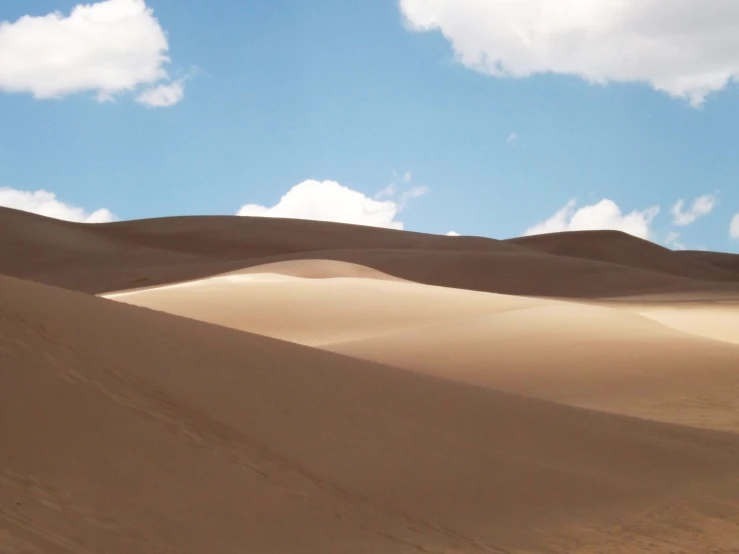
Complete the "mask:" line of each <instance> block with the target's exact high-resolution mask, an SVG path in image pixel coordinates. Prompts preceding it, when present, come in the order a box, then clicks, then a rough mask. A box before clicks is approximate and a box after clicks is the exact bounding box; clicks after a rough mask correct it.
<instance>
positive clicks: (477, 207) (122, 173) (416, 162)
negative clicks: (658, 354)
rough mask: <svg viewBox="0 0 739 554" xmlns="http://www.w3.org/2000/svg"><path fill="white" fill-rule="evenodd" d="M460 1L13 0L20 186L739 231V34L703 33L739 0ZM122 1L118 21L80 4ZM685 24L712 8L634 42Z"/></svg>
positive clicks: (717, 233)
mask: <svg viewBox="0 0 739 554" xmlns="http://www.w3.org/2000/svg"><path fill="white" fill-rule="evenodd" d="M457 2H458V3H456V4H455V6H456V9H455V10H451V11H450V10H445V9H442V8H441V7H440V6H442V5H444V4H445V2H444V1H441V2H432V1H430V0H404V1H403V2H399V1H398V0H353V1H352V2H347V1H346V0H317V1H315V2H305V1H304V0H270V1H236V0H222V1H220V2H217V3H214V2H205V1H202V0H189V1H188V2H186V3H183V2H181V1H175V0H146V3H145V4H144V2H143V0H108V1H106V2H98V3H96V4H92V5H91V6H87V8H86V9H88V10H90V9H92V10H96V11H88V12H82V11H78V12H77V15H78V18H77V19H72V18H73V17H74V15H72V16H70V14H72V13H73V12H72V10H73V9H74V8H75V5H76V4H77V3H76V2H74V1H68V0H35V1H34V2H32V3H29V2H27V1H26V0H5V1H4V2H3V3H2V6H0V20H1V21H5V22H7V23H6V25H4V26H1V27H0V188H2V190H0V203H4V204H6V205H11V206H13V207H20V208H22V209H29V210H31V211H38V212H41V213H47V215H57V216H59V217H66V218H68V219H78V220H84V219H85V218H86V217H87V216H88V215H89V214H90V213H93V212H95V210H98V209H100V208H104V209H107V210H109V211H110V212H111V213H112V214H114V216H115V217H116V218H118V219H135V218H144V217H155V216H168V215H184V214H235V213H237V212H239V210H241V209H242V207H243V206H245V205H251V207H250V208H246V209H243V210H242V213H243V214H245V215H277V216H294V217H316V218H323V219H336V220H339V221H354V222H357V223H368V224H376V225H384V226H391V227H396V228H397V227H400V226H401V225H400V224H401V223H402V227H403V228H405V229H407V230H414V231H423V232H431V233H441V234H443V233H447V232H448V231H451V230H454V231H456V232H459V233H462V234H465V235H480V236H490V237H495V238H508V237H513V236H518V235H521V234H523V233H524V232H526V231H527V230H531V232H535V231H536V230H537V229H538V230H543V231H557V230H565V229H580V228H609V227H611V228H620V229H623V230H627V231H629V232H633V233H634V234H636V235H638V236H645V237H648V238H650V239H651V240H654V241H655V242H659V243H662V244H665V243H667V244H669V245H670V246H672V247H676V248H677V247H681V246H684V247H687V248H708V249H712V250H724V251H737V250H739V236H738V237H737V239H732V238H731V237H730V232H729V229H730V222H731V221H732V218H733V217H734V215H735V214H737V213H739V155H737V154H738V153H739V88H738V87H736V85H735V84H733V83H732V82H731V81H732V79H733V78H734V77H735V75H739V54H738V53H737V52H739V49H734V50H733V51H731V52H728V53H727V52H724V51H723V50H724V49H725V50H727V51H728V47H729V46H732V45H733V43H729V42H727V44H724V45H721V48H719V49H717V47H716V46H715V45H714V44H713V43H711V44H710V45H709V42H707V41H704V39H703V38H702V37H703V35H713V36H716V33H717V32H719V31H722V30H725V31H726V32H727V33H728V32H729V31H730V30H733V31H734V34H735V35H737V36H739V9H734V10H733V11H731V10H732V9H731V8H726V9H727V10H728V12H726V13H722V15H721V17H720V18H716V19H715V20H712V19H711V18H710V17H708V16H706V17H703V18H701V17H695V16H691V17H686V18H685V19H684V20H681V21H680V22H679V25H678V23H675V22H674V20H675V19H676V15H675V13H674V10H671V8H670V6H676V5H677V4H684V5H688V6H689V5H690V4H692V5H693V7H694V8H695V9H696V10H697V9H700V8H701V6H703V8H704V9H705V7H706V6H707V5H711V4H716V7H719V4H722V5H725V4H726V3H725V2H724V0H708V1H703V2H698V1H697V0H694V1H690V0H670V2H668V1H667V0H664V1H659V0H653V1H652V4H653V5H654V7H653V11H654V13H651V14H649V15H650V19H649V21H648V23H649V24H648V25H647V23H646V22H644V21H636V22H634V21H632V19H629V18H627V17H624V18H622V19H623V24H622V27H623V28H619V27H617V26H614V28H609V29H608V30H607V31H608V32H606V31H602V32H601V30H602V28H603V22H604V21H610V19H609V17H610V18H611V19H613V18H612V15H611V16H609V14H607V13H606V14H603V13H601V12H600V11H599V12H598V13H591V12H590V11H587V10H585V11H584V12H578V11H577V10H576V9H574V8H573V12H572V13H569V12H567V13H565V16H564V21H563V20H562V17H563V16H562V15H561V12H558V13H560V15H559V16H558V17H559V19H556V18H554V17H553V16H551V17H550V16H548V15H547V14H548V13H549V12H547V11H546V9H547V6H549V7H551V6H554V5H556V4H557V3H560V4H561V3H562V0H548V1H547V0H538V3H539V4H541V6H542V10H544V11H540V12H537V14H535V16H536V17H534V16H532V15H531V14H528V13H519V12H516V10H515V9H513V10H512V12H513V13H506V14H501V13H496V11H495V10H498V9H502V8H500V5H501V3H500V2H498V3H497V6H496V5H495V4H496V3H494V2H488V3H487V4H488V6H487V7H486V8H485V9H483V8H480V5H485V4H486V3H485V2H479V1H478V2H473V1H472V0H457ZM671 2H673V3H671ZM446 4H449V5H451V3H450V2H446ZM605 4H608V2H605ZM627 4H628V2H627ZM103 10H108V11H103ZM137 10H138V11H137ZM142 10H143V11H142ZM147 10H150V11H147ZM475 10H478V11H479V10H482V12H480V13H477V12H476V11H475ZM591 11H592V10H591ZM53 12H58V14H57V15H56V16H52V17H51V18H49V17H47V18H46V19H44V20H41V19H37V18H39V17H41V16H45V15H47V14H50V13H53ZM729 12H730V13H729ZM542 14H544V15H542ZM98 15H100V16H104V17H102V19H101V20H104V21H103V24H104V25H107V27H103V28H104V29H105V32H103V33H97V34H90V33H87V31H86V30H89V29H88V27H89V25H88V27H85V25H71V24H69V23H70V19H72V22H74V21H78V20H79V21H83V20H85V21H87V22H88V23H90V21H92V23H90V25H94V24H95V22H96V21H97V20H98V19H99V18H97V16H98ZM124 15H125V17H123V16H124ZM626 15H630V14H626ZM23 16H31V17H26V18H25V19H20V18H22V17H23ZM88 16H89V17H88ZM119 16H120V17H119ZM732 16H733V19H732ZM529 17H534V19H532V20H531V21H530V20H529V19H527V18H529ZM117 18H119V19H120V20H121V21H124V22H125V25H124V24H121V27H120V33H118V30H116V31H115V32H113V31H111V29H113V27H114V26H115V25H118V21H119V19H117ZM126 18H127V19H126ZM154 18H155V19H154ZM547 18H549V19H547ZM660 18H661V19H660ZM719 19H720V20H719ZM654 21H658V24H657V23H654ZM693 21H695V23H693ZM544 24H546V25H544ZM152 25H154V26H158V28H159V29H160V30H161V31H163V33H161V34H157V28H155V27H153V26H152ZM628 25H632V27H628ZM669 25H677V26H678V27H679V28H680V29H681V31H684V30H685V28H686V25H687V26H688V27H689V26H690V25H695V27H696V28H695V29H689V30H690V31H691V33H690V34H689V35H686V36H689V37H690V38H688V39H681V40H680V42H678V43H677V44H679V45H680V46H681V48H683V51H682V52H679V53H678V54H676V56H677V58H679V60H677V61H676V60H672V59H664V57H660V56H663V53H664V52H665V51H668V49H667V48H664V49H662V50H661V51H660V53H659V55H657V54H655V55H654V56H652V57H651V58H650V55H652V54H653V53H652V52H646V53H645V52H632V51H631V50H630V49H629V48H630V47H629V45H628V44H626V45H624V44H625V43H624V42H623V41H621V42H618V41H619V40H620V39H619V33H623V34H626V33H625V31H627V30H630V29H638V30H639V32H642V33H644V34H645V35H646V36H650V37H653V38H654V37H656V38H658V39H660V40H663V43H664V44H667V45H668V46H672V44H670V43H669V40H671V39H670V37H672V36H673V35H674V33H672V30H673V29H672V28H671V27H669ZM727 25H728V26H729V28H728V30H727V29H726V26H727ZM732 25H733V27H731V26H732ZM544 27H545V28H546V30H545V31H542V30H541V29H542V28H544ZM573 28H575V30H578V29H582V28H585V29H590V30H591V31H592V30H593V29H596V30H597V32H591V33H590V35H588V36H591V38H589V39H582V38H580V39H578V38H577V37H578V36H580V35H578V34H577V33H573V32H571V31H572V29H573ZM57 29H60V31H59V32H58V33H57V32H56V31H57ZM512 29H513V30H514V31H515V32H513V31H511V30H512ZM522 29H523V31H522ZM77 32H79V33H81V34H82V35H84V36H82V37H81V38H79V37H75V36H74V34H75V33H77ZM598 32H601V35H598ZM86 33H87V34H86ZM115 33H118V34H115ZM127 33H130V38H129V35H128V34H127ZM109 35H110V36H111V37H113V35H115V37H114V38H110V39H109V38H108V36H109ZM23 37H26V39H27V40H25V39H24V38H23ZM553 37H554V38H553ZM561 37H565V38H561ZM573 37H574V38H573ZM592 37H595V38H592ZM565 39H566V40H565ZM108 40H110V41H112V43H113V44H112V45H108V44H107V43H106V42H105V41H108ZM730 40H732V39H727V41H730ZM101 41H102V42H101ZM162 41H164V42H162ZM566 41H570V42H572V41H574V43H573V44H572V48H570V47H569V46H567V45H568V44H570V43H569V42H566ZM578 41H580V42H578ZM588 41H593V42H592V43H591V42H588ZM614 41H615V42H614ZM735 42H736V45H737V46H739V39H738V40H737V41H735ZM28 43H31V44H36V45H40V46H38V47H37V48H29V47H28V46H27V44H28ZM70 44H71V46H69V45H70ZM614 44H615V45H617V46H618V47H623V48H624V49H625V51H628V52H632V54H631V57H629V56H628V55H627V56H625V57H624V56H621V57H620V58H618V59H615V58H613V57H610V56H611V54H610V53H611V52H614V51H616V50H617V46H614ZM640 44H641V43H640ZM563 45H565V46H563ZM68 46H69V48H70V51H73V52H75V54H74V55H69V56H62V55H60V56H59V60H58V61H57V62H56V65H54V64H50V63H46V61H48V60H49V59H50V58H51V57H54V55H55V54H56V53H57V52H63V51H64V48H66V47H68ZM81 48H82V49H84V48H88V49H89V50H90V53H89V55H88V54H85V55H81V54H79V51H80V49H81ZM568 48H570V49H568ZM132 49H133V50H134V51H131V50H132ZM101 52H102V53H101ZM481 52H482V53H483V54H484V55H480V53H481ZM583 52H584V53H587V54H588V56H585V55H584V54H583ZM163 54H166V56H168V57H169V58H170V61H169V62H163V61H162V60H161V56H162V55H163ZM105 56H109V58H105ZM147 56H149V57H148V58H147ZM637 58H638V60H639V61H638V62H637V61H636V60H637ZM684 58H688V59H689V60H690V61H689V62H683V61H680V60H682V59H684ZM54 59H56V58H54ZM101 59H103V62H105V63H101V62H100V60H101ZM624 59H626V61H624ZM645 59H646V60H647V62H648V61H649V60H652V61H653V63H652V64H651V65H650V63H647V62H644V61H643V60H645ZM629 60H631V61H629ZM632 62H633V63H632ZM19 64H21V65H22V66H23V67H24V68H29V67H30V68H31V69H30V70H28V71H26V73H24V74H23V75H21V76H20V77H19V76H18V75H19V69H18V67H21V65H19ZM65 64H67V65H65ZM136 64H139V65H140V66H141V67H139V66H137V65H136ZM147 64H148V65H147ZM630 64H631V65H630ZM3 66H5V67H3ZM665 68H668V69H665ZM62 69H63V70H64V72H63V75H61V73H60V72H61V70H62ZM162 70H164V71H166V74H167V76H163V73H162ZM24 71H25V70H24ZM96 71H97V72H99V73H100V75H98V74H96V73H95V72H96ZM115 71H119V74H115V75H113V73H114V72H115ZM152 71H154V72H155V73H156V72H157V71H158V72H159V73H157V74H156V75H154V74H153V73H152ZM61 80H64V84H60V83H61ZM598 80H601V81H603V83H601V84H598V83H594V82H593V81H598ZM157 87H161V89H158V88H157ZM167 87H168V88H167ZM165 89H166V90H165ZM147 90H148V91H149V96H148V97H147V96H143V95H145V94H146V92H147ZM707 93H710V94H707ZM45 96H53V97H52V98H47V97H45ZM147 98H148V100H147ZM137 99H138V100H139V101H137ZM146 102H149V103H150V104H151V103H153V104H167V103H172V104H173V105H169V106H161V107H151V106H148V105H146ZM327 182H330V183H327ZM298 185H299V186H298ZM391 185H393V186H391ZM296 186H297V187H296ZM294 187H296V188H295V189H294ZM291 189H292V192H291V194H290V195H288V196H287V197H286V200H285V201H284V202H283V204H282V205H281V206H279V207H278V208H277V209H276V210H270V208H273V207H275V206H276V205H277V204H278V203H279V202H280V200H281V198H282V197H283V196H284V195H286V194H287V193H288V192H289V191H291ZM348 189H350V190H348ZM38 191H46V192H48V193H49V194H47V195H43V194H42V193H39V192H38ZM50 194H53V195H55V196H54V198H53V199H51V197H50ZM378 195H379V196H378ZM699 197H701V198H702V200H701V201H699V203H698V204H697V205H695V206H694V205H693V202H694V201H695V199H697V198H699ZM679 199H683V201H684V204H683V206H682V209H681V210H680V211H675V210H673V208H674V207H675V204H676V202H677V201H678V200H679ZM573 201H574V202H573ZM568 203H569V204H568ZM61 204H63V205H61ZM260 206H261V207H260ZM567 206H569V208H567ZM75 207H76V208H79V209H77V210H76V211H75V210H74V208H75ZM588 207H589V208H588ZM581 208H585V210H584V211H580V212H578V210H580V209H581ZM657 208H659V211H657ZM693 208H695V209H693ZM563 209H564V211H563ZM44 210H45V211H44ZM558 212H559V215H558V216H557V213H558ZM100 213H101V212H98V214H100ZM106 213H107V212H106ZM676 214H677V215H676ZM106 217H107V216H106V215H103V216H101V218H102V219H105V218H106ZM102 219H101V220H102ZM93 220H95V218H93ZM547 220H548V223H545V224H543V223H544V222H547ZM738 221H739V220H738ZM538 224H543V225H540V226H539V227H536V226H537V225H538ZM737 227H739V225H737ZM532 228H533V229H532ZM677 233H679V237H676V236H675V234H677ZM737 234H738V235H739V229H737Z"/></svg>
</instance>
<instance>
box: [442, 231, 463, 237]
mask: <svg viewBox="0 0 739 554" xmlns="http://www.w3.org/2000/svg"><path fill="white" fill-rule="evenodd" d="M446 236H448V237H461V236H462V235H460V234H459V233H457V232H456V231H449V232H448V233H447V234H446Z"/></svg>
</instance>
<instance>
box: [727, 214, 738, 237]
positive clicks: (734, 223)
mask: <svg viewBox="0 0 739 554" xmlns="http://www.w3.org/2000/svg"><path fill="white" fill-rule="evenodd" d="M729 236H730V237H731V238H733V239H737V240H739V213H738V214H736V215H735V216H734V217H733V218H731V224H730V225H729Z"/></svg>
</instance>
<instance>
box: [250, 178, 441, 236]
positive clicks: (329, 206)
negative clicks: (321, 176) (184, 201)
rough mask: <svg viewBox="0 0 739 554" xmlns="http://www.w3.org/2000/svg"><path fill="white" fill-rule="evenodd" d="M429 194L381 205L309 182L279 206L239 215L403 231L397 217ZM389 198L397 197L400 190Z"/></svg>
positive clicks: (419, 190) (415, 192) (329, 184)
mask: <svg viewBox="0 0 739 554" xmlns="http://www.w3.org/2000/svg"><path fill="white" fill-rule="evenodd" d="M427 192H428V188H426V187H415V188H413V189H411V190H409V191H407V192H405V193H403V194H401V195H400V197H399V198H398V200H397V201H396V200H383V201H380V200H376V199H373V198H370V197H369V196H366V195H365V194H363V193H361V192H359V191H356V190H352V189H350V188H348V187H345V186H343V185H340V184H339V183H337V182H336V181H315V180H307V181H303V182H302V183H299V184H297V185H295V186H294V187H293V188H291V189H290V190H289V191H288V192H287V193H286V194H285V195H284V196H283V197H282V198H281V199H280V201H279V202H278V203H277V204H276V205H274V206H272V207H266V206H260V205H258V204H247V205H245V206H243V207H242V208H241V209H240V210H239V211H238V215H244V216H257V217H286V218H296V219H314V220H318V221H335V222H338V223H354V224H356V225H369V226H371V227H387V228H390V229H403V223H401V222H400V221H397V220H396V217H397V215H398V214H399V213H400V211H401V210H402V209H403V208H404V207H405V206H406V204H407V202H408V201H409V200H410V199H412V198H417V197H419V196H422V195H423V194H426V193H427ZM388 194H389V195H391V196H394V195H396V194H397V190H393V191H392V192H390V193H388Z"/></svg>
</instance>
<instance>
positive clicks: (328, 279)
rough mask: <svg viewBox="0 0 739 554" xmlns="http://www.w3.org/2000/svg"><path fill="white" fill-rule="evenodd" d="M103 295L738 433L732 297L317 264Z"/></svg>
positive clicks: (738, 353) (469, 378) (738, 365)
mask: <svg viewBox="0 0 739 554" xmlns="http://www.w3.org/2000/svg"><path fill="white" fill-rule="evenodd" d="M301 267H304V268H305V269H304V270H301V269H300V268H301ZM319 268H320V270H319ZM350 274H352V275H355V277H347V275H350ZM303 275H310V276H311V277H304V276H303ZM316 276H318V277H316ZM108 297H109V298H112V299H114V300H118V301H121V302H126V303H129V304H134V305H137V306H143V307H147V308H151V309H155V310H161V311H165V312H168V313H172V314H177V315H181V316H185V317H190V318H194V319H199V320H202V321H207V322H210V323H215V324H218V325H224V326H228V327H233V328H236V329H241V330H246V331H251V332H254V333H259V334H262V335H267V336H270V337H275V338H280V339H285V340H290V341H293V342H298V343H301V344H307V345H311V346H321V347H323V348H325V349H327V350H330V351H333V352H340V353H343V354H348V355H351V356H355V357H359V358H363V359H368V360H373V361H377V362H381V363H385V364H390V365H393V366H397V367H402V368H406V369H412V370H416V371H420V372H424V373H430V374H434V375H438V376H441V377H445V378H449V379H453V380H458V381H464V382H469V383H473V384H477V385H484V386H488V387H491V388H494V389H500V390H506V391H509V392H515V393H519V394H525V395H529V396H535V397H540V398H545V399H549V400H555V401H558V402H562V403H567V404H572V405H576V406H582V407H588V408H595V409H601V410H607V411H611V412H616V413H623V414H629V415H636V416H640V417H648V418H651V419H657V420H661V421H670V422H677V423H683V424H689V425H696V426H701V427H711V428H717V429H726V430H735V431H739V302H736V301H715V300H714V301H707V300H706V301H698V302H692V303H689V304H686V303H685V302H682V303H680V304H674V305H672V304H670V303H669V302H668V301H664V302H663V303H662V304H657V303H655V302H654V301H652V302H651V303H648V302H647V301H646V300H644V299H631V301H629V299H623V300H622V301H621V302H620V303H613V302H610V303H605V305H604V303H602V302H600V303H595V304H592V305H591V304H583V303H582V302H579V303H574V302H572V301H562V300H551V299H541V298H529V297H521V296H509V295H501V294H491V293H482V292H477V291H468V290H458V289H450V288H444V287H433V286H428V285H422V284H418V283H412V282H407V281H398V280H392V279H387V278H386V276H385V275H384V274H379V275H378V274H376V273H373V272H372V270H369V269H367V270H365V271H362V269H361V267H358V266H349V265H347V264H341V263H337V262H330V261H325V262H316V261H314V260H311V261H304V262H300V261H298V262H290V263H288V264H270V265H267V266H261V267H254V268H250V269H249V270H248V271H246V272H243V273H241V272H240V273H238V274H227V275H224V276H217V277H212V278H207V279H202V280H198V281H194V282H189V283H186V284H182V285H172V286H165V287H159V288H152V289H146V290H139V291H135V292H130V293H119V294H113V295H109V296H108ZM665 302H666V304H665Z"/></svg>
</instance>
